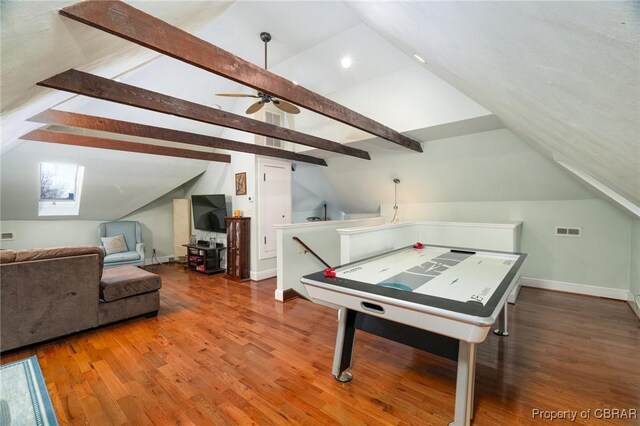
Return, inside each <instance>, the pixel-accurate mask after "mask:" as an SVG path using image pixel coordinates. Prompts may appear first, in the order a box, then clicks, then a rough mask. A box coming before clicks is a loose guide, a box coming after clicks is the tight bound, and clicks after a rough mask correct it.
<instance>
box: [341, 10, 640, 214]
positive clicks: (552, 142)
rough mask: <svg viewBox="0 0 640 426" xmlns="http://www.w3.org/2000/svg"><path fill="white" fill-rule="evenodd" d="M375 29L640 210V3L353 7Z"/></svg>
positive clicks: (525, 136) (509, 124) (543, 148)
mask: <svg viewBox="0 0 640 426" xmlns="http://www.w3.org/2000/svg"><path fill="white" fill-rule="evenodd" d="M349 6H350V7H351V8H352V9H353V10H354V11H355V12H356V13H357V14H358V15H359V16H361V17H362V18H363V19H364V20H365V21H366V22H367V23H369V25H371V27H372V28H374V29H375V30H377V31H378V32H379V33H380V34H382V35H383V36H384V37H385V38H387V39H388V40H391V41H393V42H394V43H395V44H396V45H397V46H398V47H400V48H401V49H403V50H404V51H405V52H407V53H409V54H413V53H419V54H420V55H421V56H422V57H423V58H425V59H426V60H427V65H426V66H427V67H428V68H429V69H430V70H432V71H433V72H434V73H436V74H437V75H438V76H440V77H441V78H443V79H445V80H446V81H448V82H450V83H451V84H452V85H454V86H455V87H456V88H458V89H459V90H461V91H462V92H463V93H465V94H466V95H468V96H470V97H471V98H473V99H474V100H475V101H477V102H478V103H480V104H481V105H483V106H484V107H486V108H487V109H489V110H490V111H492V112H493V113H494V114H496V115H497V116H498V117H499V118H500V120H501V121H502V122H503V123H504V124H505V125H506V126H507V127H508V128H510V129H511V130H513V131H514V132H515V133H516V134H518V135H519V136H520V137H522V138H523V139H524V140H526V141H527V142H528V143H529V144H530V145H532V146H533V147H535V148H537V149H539V150H541V151H542V152H544V153H545V154H546V155H547V156H548V157H550V158H554V157H558V156H560V157H564V158H565V159H567V160H568V161H569V162H571V163H573V164H575V165H576V166H578V168H580V169H583V170H584V171H586V172H587V173H588V174H590V175H591V176H593V177H595V178H596V179H597V180H599V181H601V182H602V183H604V184H605V185H607V186H609V187H610V188H611V189H613V190H615V191H616V192H618V193H620V194H621V195H623V196H624V197H626V198H628V199H629V200H631V201H633V202H634V203H635V204H636V205H640V19H639V17H640V14H639V13H638V3H637V2H600V1H598V2H535V1H527V2H349Z"/></svg>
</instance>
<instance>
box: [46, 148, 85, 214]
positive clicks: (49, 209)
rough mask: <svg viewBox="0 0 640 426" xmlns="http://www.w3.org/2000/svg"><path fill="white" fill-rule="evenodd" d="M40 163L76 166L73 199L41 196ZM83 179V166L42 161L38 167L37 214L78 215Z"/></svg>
mask: <svg viewBox="0 0 640 426" xmlns="http://www.w3.org/2000/svg"><path fill="white" fill-rule="evenodd" d="M42 164H65V165H66V164H69V165H71V166H74V167H75V168H76V172H75V179H74V185H73V190H74V192H73V199H68V198H44V199H43V198H42ZM83 181H84V166H81V165H79V164H73V163H53V162H46V161H43V162H41V163H39V167H38V216H78V215H79V214H80V200H81V196H82V184H83Z"/></svg>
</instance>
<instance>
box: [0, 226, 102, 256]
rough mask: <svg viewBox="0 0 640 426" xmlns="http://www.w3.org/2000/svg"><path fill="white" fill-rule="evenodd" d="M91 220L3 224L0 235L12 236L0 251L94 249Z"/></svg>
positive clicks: (0, 244) (94, 232)
mask: <svg viewBox="0 0 640 426" xmlns="http://www.w3.org/2000/svg"><path fill="white" fill-rule="evenodd" d="M100 223H101V221H95V220H47V221H45V220H3V221H2V222H0V228H1V229H2V232H13V236H14V239H13V240H12V241H2V242H0V248H3V249H11V250H20V249H26V248H40V247H59V246H73V245H96V244H97V243H98V241H97V240H98V225H99V224H100Z"/></svg>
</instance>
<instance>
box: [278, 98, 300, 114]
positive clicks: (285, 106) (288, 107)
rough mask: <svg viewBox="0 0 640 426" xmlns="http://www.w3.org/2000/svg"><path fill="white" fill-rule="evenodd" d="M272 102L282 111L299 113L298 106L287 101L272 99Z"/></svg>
mask: <svg viewBox="0 0 640 426" xmlns="http://www.w3.org/2000/svg"><path fill="white" fill-rule="evenodd" d="M273 104H274V105H275V106H277V107H278V108H280V109H281V110H283V111H284V112H288V113H289V114H300V108H298V107H297V106H295V105H294V104H291V103H289V102H287V101H283V100H281V99H274V100H273Z"/></svg>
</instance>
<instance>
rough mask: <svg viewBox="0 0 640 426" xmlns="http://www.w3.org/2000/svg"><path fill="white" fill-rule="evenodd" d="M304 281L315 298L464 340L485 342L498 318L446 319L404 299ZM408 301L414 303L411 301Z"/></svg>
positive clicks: (313, 298) (453, 314) (312, 297)
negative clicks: (478, 321)
mask: <svg viewBox="0 0 640 426" xmlns="http://www.w3.org/2000/svg"><path fill="white" fill-rule="evenodd" d="M302 282H303V283H304V284H305V287H306V289H307V292H308V294H309V297H311V299H312V300H314V301H316V300H320V301H324V302H328V303H332V304H335V305H339V306H343V307H345V308H348V309H352V310H355V311H359V312H364V313H366V314H369V315H373V316H377V317H380V318H385V319H388V320H390V321H394V322H398V323H401V324H406V325H410V326H412V327H416V328H419V329H421V330H427V331H431V332H434V333H438V334H442V335H445V336H449V337H453V338H455V339H460V340H464V341H465V342H470V343H481V342H483V341H484V339H485V338H486V337H487V334H488V333H489V330H490V328H491V325H492V324H493V322H495V319H492V320H489V321H490V323H488V324H483V325H478V324H471V323H469V322H464V321H462V320H461V319H454V318H447V317H443V316H439V315H436V314H435V313H425V312H424V311H418V310H415V309H411V308H410V307H402V306H398V302H399V303H402V302H403V301H398V300H396V299H394V300H395V302H394V303H393V304H391V303H385V302H383V301H381V300H380V297H376V298H371V297H367V296H366V295H367V294H368V293H364V292H356V291H350V292H353V293H362V295H356V294H345V293H341V292H338V291H336V290H333V289H328V288H323V287H318V286H317V284H315V283H312V282H310V281H308V280H306V279H303V280H302ZM362 302H368V303H373V304H376V305H379V306H381V307H382V308H383V309H384V313H379V312H376V311H374V310H371V309H366V308H364V307H363V305H362ZM407 304H408V305H411V304H410V303H407ZM433 311H434V312H436V311H437V310H436V309H433ZM448 315H449V316H455V313H452V312H448Z"/></svg>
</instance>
